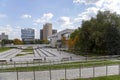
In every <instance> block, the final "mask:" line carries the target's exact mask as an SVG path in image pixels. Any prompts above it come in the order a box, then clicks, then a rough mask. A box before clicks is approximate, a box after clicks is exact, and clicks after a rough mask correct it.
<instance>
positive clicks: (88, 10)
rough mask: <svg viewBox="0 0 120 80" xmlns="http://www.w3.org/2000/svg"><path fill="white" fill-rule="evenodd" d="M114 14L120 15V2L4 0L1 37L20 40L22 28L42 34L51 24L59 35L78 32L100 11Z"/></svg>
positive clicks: (0, 8)
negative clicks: (83, 24) (84, 23)
mask: <svg viewBox="0 0 120 80" xmlns="http://www.w3.org/2000/svg"><path fill="white" fill-rule="evenodd" d="M98 10H101V11H104V10H111V11H113V12H117V13H118V14H120V1H119V0H0V33H2V32H5V33H6V34H8V35H9V39H14V38H20V36H21V28H33V29H35V37H36V38H39V35H40V34H39V30H40V29H42V27H43V24H44V23H46V22H51V23H52V24H53V28H54V29H57V30H58V31H60V30H63V29H66V28H70V29H76V28H77V27H79V26H80V25H81V21H82V20H89V19H90V18H91V17H94V16H95V15H96V14H97V11H98Z"/></svg>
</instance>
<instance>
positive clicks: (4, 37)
mask: <svg viewBox="0 0 120 80" xmlns="http://www.w3.org/2000/svg"><path fill="white" fill-rule="evenodd" d="M3 39H8V35H5V33H2V34H1V35H0V40H3Z"/></svg>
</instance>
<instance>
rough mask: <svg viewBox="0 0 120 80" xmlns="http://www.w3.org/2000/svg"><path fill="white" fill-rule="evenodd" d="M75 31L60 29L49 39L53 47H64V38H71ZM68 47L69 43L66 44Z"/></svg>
mask: <svg viewBox="0 0 120 80" xmlns="http://www.w3.org/2000/svg"><path fill="white" fill-rule="evenodd" d="M73 32H74V29H65V30H63V31H60V32H58V33H56V34H53V35H51V36H48V39H49V40H50V45H51V47H62V46H61V44H62V43H61V42H62V38H63V37H64V38H65V39H66V40H69V38H70V35H71V33H73ZM66 47H67V45H66Z"/></svg>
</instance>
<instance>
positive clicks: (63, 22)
mask: <svg viewBox="0 0 120 80" xmlns="http://www.w3.org/2000/svg"><path fill="white" fill-rule="evenodd" d="M57 22H58V24H59V25H60V26H61V30H63V29H66V28H71V29H73V28H74V26H73V23H72V21H71V19H70V17H66V16H63V17H60V18H59V19H58V21H57Z"/></svg>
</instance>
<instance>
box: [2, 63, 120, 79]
mask: <svg viewBox="0 0 120 80" xmlns="http://www.w3.org/2000/svg"><path fill="white" fill-rule="evenodd" d="M91 62H92V61H91ZM101 62H102V63H103V64H101V65H99V66H98V65H96V64H98V63H101ZM89 63H90V62H81V63H78V62H75V63H72V64H71V63H69V62H65V63H64V62H50V63H48V62H46V63H41V62H32V63H31V62H26V63H16V62H11V63H7V62H6V63H1V64H0V80H61V79H63V80H68V79H76V78H89V77H98V76H108V75H120V63H119V62H117V64H114V65H112V64H106V63H104V62H103V61H96V62H92V63H91V64H89Z"/></svg>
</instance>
